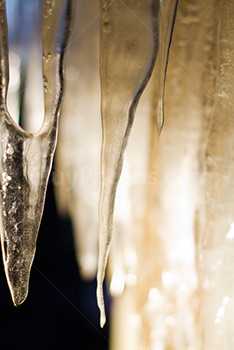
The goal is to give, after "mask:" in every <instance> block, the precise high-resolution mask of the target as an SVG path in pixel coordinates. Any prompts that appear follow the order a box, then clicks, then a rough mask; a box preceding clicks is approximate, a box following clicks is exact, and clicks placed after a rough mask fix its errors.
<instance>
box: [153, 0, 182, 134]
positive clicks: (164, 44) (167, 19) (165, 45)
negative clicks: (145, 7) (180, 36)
mask: <svg viewBox="0 0 234 350" xmlns="http://www.w3.org/2000/svg"><path fill="white" fill-rule="evenodd" d="M178 3H179V0H169V1H162V5H161V11H160V40H159V50H158V59H157V64H156V67H155V70H154V73H153V74H154V76H155V80H156V81H157V82H156V91H157V92H156V94H154V96H153V98H154V101H155V103H156V104H157V105H156V110H155V118H156V121H157V130H158V134H159V135H160V133H161V131H162V128H163V123H164V93H165V83H166V73H167V65H168V58H169V51H170V46H171V39H172V34H173V29H174V24H175V18H176V12H177V8H178Z"/></svg>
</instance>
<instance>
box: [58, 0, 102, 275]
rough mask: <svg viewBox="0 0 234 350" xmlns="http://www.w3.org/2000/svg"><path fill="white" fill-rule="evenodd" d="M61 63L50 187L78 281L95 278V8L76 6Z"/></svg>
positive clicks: (83, 4)
mask: <svg viewBox="0 0 234 350" xmlns="http://www.w3.org/2000/svg"><path fill="white" fill-rule="evenodd" d="M73 13H74V15H73V33H74V40H73V37H72V38H71V44H70V45H69V48H68V51H67V54H66V61H67V70H66V95H65V99H64V103H63V108H62V113H61V120H60V132H59V138H58V147H57V150H56V158H55V162H56V163H55V173H54V177H53V180H54V181H53V184H54V189H55V194H56V199H57V207H58V210H59V212H60V213H61V214H63V216H64V215H66V214H69V216H70V217H71V220H72V224H73V231H74V245H75V251H76V258H77V262H78V266H79V269H80V273H81V276H82V277H83V278H86V279H90V278H95V275H96V273H97V259H98V257H97V256H98V211H97V208H98V193H99V187H100V186H99V182H100V166H99V156H100V148H101V122H100V78H99V14H100V8H99V2H98V1H96V0H95V1H93V0H86V1H77V2H76V6H74V8H73Z"/></svg>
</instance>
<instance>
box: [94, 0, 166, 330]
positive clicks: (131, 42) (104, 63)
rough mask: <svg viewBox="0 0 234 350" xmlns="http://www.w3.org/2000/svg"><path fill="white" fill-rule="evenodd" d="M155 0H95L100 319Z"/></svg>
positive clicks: (147, 66) (146, 74)
mask: <svg viewBox="0 0 234 350" xmlns="http://www.w3.org/2000/svg"><path fill="white" fill-rule="evenodd" d="M159 8H160V1H158V0H153V1H141V0H136V1H134V2H132V1H131V0H125V1H111V0H108V1H107V0H102V1H101V11H102V18H101V50H100V52H101V59H100V60H101V63H100V74H101V90H102V108H101V111H102V130H103V141H102V155H101V193H100V200H99V220H100V232H99V261H98V274H97V283H98V286H97V300H98V306H99V309H100V312H101V316H100V324H101V326H102V327H103V325H104V324H105V321H106V316H105V306H104V299H103V281H104V276H105V268H106V264H107V258H108V254H109V248H110V243H111V237H112V228H113V211H114V202H115V194H116V189H117V184H118V181H119V177H120V174H121V170H122V164H123V153H124V149H125V147H126V144H127V140H128V136H129V133H130V129H131V127H132V123H133V120H134V114H135V109H136V107H137V104H138V101H139V98H140V96H141V94H142V91H143V90H144V88H145V86H146V84H147V82H148V80H149V78H150V76H151V73H152V70H153V67H154V64H155V60H156V55H157V50H158V25H159Z"/></svg>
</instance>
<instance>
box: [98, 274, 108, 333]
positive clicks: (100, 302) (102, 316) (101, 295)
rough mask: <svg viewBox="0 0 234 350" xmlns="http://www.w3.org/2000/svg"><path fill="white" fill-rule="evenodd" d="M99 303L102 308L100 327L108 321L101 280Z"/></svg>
mask: <svg viewBox="0 0 234 350" xmlns="http://www.w3.org/2000/svg"><path fill="white" fill-rule="evenodd" d="M97 304H98V308H99V310H100V327H101V328H103V327H104V326H105V323H106V313H105V304H104V297H103V288H102V282H101V283H100V282H99V281H98V282H97Z"/></svg>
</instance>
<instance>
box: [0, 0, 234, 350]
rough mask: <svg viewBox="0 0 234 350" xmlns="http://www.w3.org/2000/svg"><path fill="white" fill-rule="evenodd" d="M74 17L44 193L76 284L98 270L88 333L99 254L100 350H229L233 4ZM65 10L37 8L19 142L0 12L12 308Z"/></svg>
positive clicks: (51, 127)
mask: <svg viewBox="0 0 234 350" xmlns="http://www.w3.org/2000/svg"><path fill="white" fill-rule="evenodd" d="M74 3H75V5H76V6H75V7H74V9H75V14H76V21H74V27H73V28H74V32H73V38H72V41H71V46H70V48H69V55H68V62H69V65H68V70H67V96H66V99H65V104H64V109H63V112H62V120H61V133H60V138H59V146H58V154H57V159H56V168H57V173H54V178H53V180H54V184H55V190H56V197H57V200H58V209H59V211H60V213H62V214H63V215H65V214H69V215H70V216H71V217H72V220H73V227H74V231H75V245H76V251H77V260H78V263H79V266H80V270H81V273H82V275H83V276H84V277H92V276H93V275H94V274H95V273H96V269H97V264H98V274H97V283H98V287H97V299H98V305H99V307H100V311H101V326H103V325H104V323H105V310H104V300H103V290H102V289H103V281H104V277H105V269H106V265H107V260H108V255H109V251H110V246H111V241H113V242H112V248H111V252H110V261H109V266H108V268H109V274H108V275H109V276H108V278H107V283H108V285H110V292H111V293H112V295H113V296H114V301H113V307H112V316H111V324H112V326H111V328H112V329H111V337H112V341H111V343H112V347H113V349H115V348H120V349H123V350H125V349H134V350H145V349H150V350H157V349H160V350H169V349H174V350H177V349H178V350H188V349H189V350H197V349H199V350H210V349H211V348H212V350H216V349H220V347H221V346H222V348H223V349H232V348H233V347H234V337H233V332H232V324H233V315H232V308H233V299H234V295H233V283H232V278H231V277H230V276H231V274H232V272H233V239H234V214H233V213H234V208H233V198H234V194H233V185H232V180H233V164H232V163H233V161H232V160H233V159H232V158H233V156H232V153H233V133H232V129H233V118H232V113H233V102H232V100H233V97H232V95H233V94H232V90H233V84H232V78H233V75H234V74H233V72H234V70H233V39H234V38H233V36H234V25H233V20H232V19H233V14H234V5H233V2H232V1H228V0H223V1H220V0H207V1H202V0H199V1H194V0H181V1H180V2H178V1H177V0H162V1H160V0H145V1H142V0H135V1H132V0H112V1H111V0H108V1H107V0H101V1H100V7H99V6H98V5H99V3H98V2H97V1H96V0H86V1H77V2H74ZM65 4H66V5H65ZM70 5H71V1H70V2H69V1H67V2H66V1H62V0H60V1H45V13H44V26H43V79H44V92H45V118H44V122H43V126H42V128H41V130H40V131H39V132H38V133H36V134H31V133H28V132H26V131H24V130H22V129H21V128H20V127H19V126H17V125H16V124H15V123H14V122H13V120H12V119H11V117H10V115H9V113H8V111H7V107H6V96H7V85H8V51H7V24H6V19H5V2H4V1H0V26H1V28H0V29H1V31H0V55H1V60H0V92H1V94H0V98H1V101H0V107H1V111H0V113H1V168H0V171H1V198H0V199H1V216H0V217H1V220H0V222H1V243H2V250H3V259H4V265H5V270H6V275H7V279H8V283H9V286H10V289H11V293H12V297H13V301H14V303H15V304H17V305H18V304H20V303H21V302H22V301H23V300H24V299H25V297H26V295H27V289H28V279H29V273H30V268H31V264H32V260H33V256H34V253H35V247H36V238H37V231H38V226H39V224H40V218H41V213H42V210H43V204H44V196H45V190H46V184H47V179H48V175H49V172H50V167H51V161H52V158H53V154H54V149H55V145H56V135H57V117H58V113H59V109H60V105H61V99H62V94H63V71H62V66H63V57H64V49H65V46H66V43H67V35H68V31H69V23H68V22H69V21H68V17H67V18H66V20H65V19H64V17H63V14H64V12H63V11H64V6H67V11H68V12H69V10H70ZM69 13H70V12H69ZM99 17H100V18H99ZM99 20H100V31H99ZM59 23H62V24H63V26H64V28H65V30H64V32H63V34H61V32H60V30H61V26H60V25H58V24H59ZM57 30H58V31H59V34H60V35H62V37H63V38H60V39H61V41H60V44H58V42H57V41H56V40H57V32H56V31H57ZM172 32H173V36H172ZM99 35H100V47H99ZM61 42H62V45H61ZM57 44H58V45H57ZM55 45H57V46H56V47H55ZM56 49H57V50H56ZM169 51H170V55H169ZM98 53H99V55H98ZM99 56H100V57H99ZM99 60H100V81H99V76H98V64H99ZM166 73H167V79H166ZM100 88H101V91H100ZM100 100H101V101H100ZM90 101H91V102H90ZM100 102H101V121H102V125H100V119H99V114H100V112H99V105H100ZM164 110H165V117H164ZM135 114H136V117H135ZM134 119H135V120H134ZM133 124H134V125H133ZM132 126H133V127H132ZM101 128H102V145H101V144H100V139H101V137H100V131H101ZM130 131H131V136H130V137H129V135H130ZM128 139H129V140H128ZM127 143H128V147H126V145H127ZM100 148H101V171H99V166H98V161H99V152H100ZM122 168H123V169H122ZM121 173H122V174H121ZM120 175H121V176H120ZM99 177H100V179H99ZM99 180H100V182H101V190H100V199H99V222H100V223H99V226H100V227H99V242H100V243H99V258H98V254H97V253H98V244H97V240H98V211H97V207H98V188H99ZM115 202H116V204H115ZM114 212H115V215H114ZM113 233H114V234H113ZM112 234H113V240H112Z"/></svg>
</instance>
